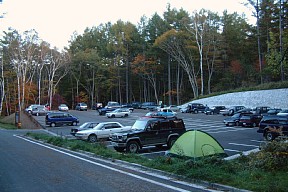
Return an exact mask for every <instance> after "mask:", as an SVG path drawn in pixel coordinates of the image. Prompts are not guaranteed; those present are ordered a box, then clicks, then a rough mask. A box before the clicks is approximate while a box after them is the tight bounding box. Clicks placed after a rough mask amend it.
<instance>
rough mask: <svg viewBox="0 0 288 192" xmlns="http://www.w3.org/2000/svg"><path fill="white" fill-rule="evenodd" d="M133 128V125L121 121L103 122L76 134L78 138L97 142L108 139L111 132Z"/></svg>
mask: <svg viewBox="0 0 288 192" xmlns="http://www.w3.org/2000/svg"><path fill="white" fill-rule="evenodd" d="M130 129H131V126H123V125H122V124H120V123H119V122H102V123H99V124H98V125H97V126H95V127H94V128H92V129H87V130H82V131H78V132H77V133H76V134H75V137H76V138H77V139H81V140H87V141H90V142H96V141H98V140H99V139H106V140H107V139H108V138H109V136H110V134H113V133H119V132H126V131H129V130H130Z"/></svg>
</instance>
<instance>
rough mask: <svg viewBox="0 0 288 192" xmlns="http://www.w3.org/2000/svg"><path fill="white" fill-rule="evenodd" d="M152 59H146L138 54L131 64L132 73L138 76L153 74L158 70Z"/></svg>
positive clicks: (158, 67)
mask: <svg viewBox="0 0 288 192" xmlns="http://www.w3.org/2000/svg"><path fill="white" fill-rule="evenodd" d="M160 67H161V66H160V65H158V63H157V61H156V60H155V59H154V58H146V57H145V56H144V55H141V54H138V55H137V56H136V57H135V58H134V61H133V62H132V71H133V73H135V74H139V75H141V74H142V75H149V74H155V73H157V71H159V69H160Z"/></svg>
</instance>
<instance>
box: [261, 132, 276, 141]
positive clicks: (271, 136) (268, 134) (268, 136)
mask: <svg viewBox="0 0 288 192" xmlns="http://www.w3.org/2000/svg"><path fill="white" fill-rule="evenodd" d="M264 137H265V139H266V140H267V141H273V140H274V139H275V134H274V133H272V132H270V131H267V132H266V133H265V135H264Z"/></svg>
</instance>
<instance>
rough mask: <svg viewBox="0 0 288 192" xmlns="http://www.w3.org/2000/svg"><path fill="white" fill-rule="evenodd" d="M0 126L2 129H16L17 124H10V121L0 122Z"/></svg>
mask: <svg viewBox="0 0 288 192" xmlns="http://www.w3.org/2000/svg"><path fill="white" fill-rule="evenodd" d="M0 128H3V129H17V126H16V125H14V124H11V123H3V122H0Z"/></svg>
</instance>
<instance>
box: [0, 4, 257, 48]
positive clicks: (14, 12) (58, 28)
mask: <svg viewBox="0 0 288 192" xmlns="http://www.w3.org/2000/svg"><path fill="white" fill-rule="evenodd" d="M243 1H244V0H242V1H241V0H80V1H76V0H2V4H0V12H1V13H4V17H3V18H1V19H0V29H1V31H6V30H7V29H8V27H12V28H14V29H16V30H18V31H20V32H23V31H25V30H30V29H35V30H36V31H37V32H38V34H39V36H40V38H41V39H43V40H45V41H47V42H48V43H50V44H51V45H52V46H56V47H58V48H60V49H62V48H63V47H64V46H68V41H69V40H70V39H71V35H72V34H73V32H74V31H76V32H77V33H78V34H83V32H84V29H85V28H86V27H89V28H91V27H93V26H98V25H99V24H101V23H107V22H109V21H110V22H112V24H113V23H115V22H116V21H117V20H119V19H121V20H122V21H124V22H126V21H130V22H131V23H133V24H135V25H137V23H138V22H139V21H140V18H141V16H143V15H145V16H146V17H148V18H151V16H152V15H153V14H154V13H155V12H157V13H158V14H159V15H160V16H161V17H162V15H163V12H164V11H166V7H167V4H168V3H170V5H171V8H176V9H178V10H179V9H180V8H181V7H182V8H183V9H184V10H185V11H187V12H188V13H192V12H193V11H195V10H200V9H201V8H204V9H207V10H211V11H214V12H218V13H219V14H222V12H223V11H224V10H225V9H227V11H228V13H233V12H238V13H239V14H242V13H245V14H246V17H250V16H251V15H252V13H251V11H249V10H248V8H246V7H245V6H244V5H242V4H241V3H240V2H243Z"/></svg>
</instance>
